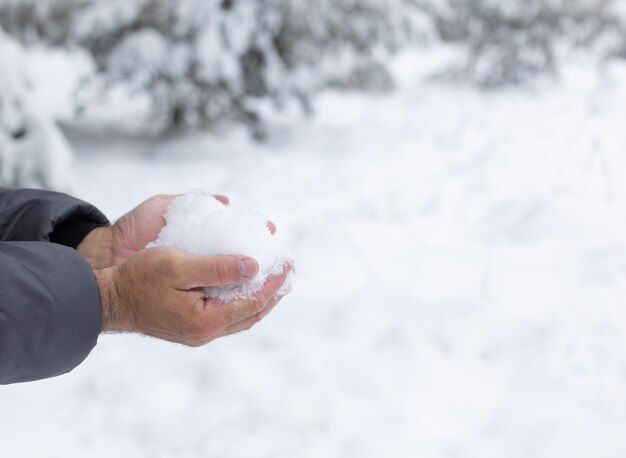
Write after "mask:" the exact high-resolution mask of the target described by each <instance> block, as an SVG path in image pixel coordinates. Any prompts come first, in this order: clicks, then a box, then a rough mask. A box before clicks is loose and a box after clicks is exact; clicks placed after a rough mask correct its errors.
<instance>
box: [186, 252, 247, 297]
mask: <svg viewBox="0 0 626 458" xmlns="http://www.w3.org/2000/svg"><path fill="white" fill-rule="evenodd" d="M177 270H178V272H177V273H178V274H179V275H178V278H180V279H181V280H182V281H183V283H184V285H181V286H182V287H183V288H184V289H191V288H201V287H206V286H226V285H234V284H237V283H243V282H246V281H248V280H250V279H251V278H253V277H254V276H256V274H257V273H258V272H259V264H258V263H257V262H256V260H254V259H253V258H250V257H248V256H238V255H223V256H201V255H195V254H191V253H182V256H181V259H180V262H179V263H178V269H177Z"/></svg>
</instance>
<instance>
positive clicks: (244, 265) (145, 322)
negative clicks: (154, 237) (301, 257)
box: [95, 247, 290, 346]
mask: <svg viewBox="0 0 626 458" xmlns="http://www.w3.org/2000/svg"><path fill="white" fill-rule="evenodd" d="M289 270H290V267H289V266H285V269H284V271H283V273H282V274H281V275H279V276H277V277H272V278H270V279H268V280H267V282H266V283H265V285H264V286H263V288H262V289H261V290H260V291H259V292H258V293H256V294H255V296H254V298H252V299H245V300H235V301H231V302H228V303H223V302H220V301H216V300H211V299H207V298H206V297H205V296H204V293H203V291H202V288H203V287H207V286H225V285H232V284H237V283H242V282H245V281H248V280H250V279H251V278H252V277H254V276H255V275H256V274H257V272H258V264H257V262H256V261H255V260H253V259H252V258H248V257H245V256H198V255H193V254H189V253H186V252H184V251H181V250H177V249H173V248H162V247H159V248H151V249H148V250H144V251H141V252H139V253H137V254H136V255H133V256H131V257H130V258H129V259H128V260H127V261H126V262H125V263H123V264H122V265H120V266H117V267H110V268H106V269H101V270H96V272H95V274H96V278H97V280H98V286H99V288H100V295H101V298H102V330H103V331H111V332H116V331H117V332H139V333H142V334H146V335H150V336H154V337H158V338H160V339H164V340H169V341H172V342H179V343H183V344H185V345H189V346H200V345H204V344H206V343H208V342H210V341H211V340H213V339H215V338H217V337H221V336H225V335H228V334H233V333H235V332H239V331H243V330H246V329H249V328H250V327H251V326H252V325H253V324H254V323H256V322H258V321H259V320H261V319H262V318H263V317H264V316H265V315H267V314H268V313H269V312H270V311H271V309H272V308H273V307H274V306H275V305H276V304H277V303H278V302H279V301H280V299H281V298H280V297H278V296H276V294H277V291H278V289H279V288H280V286H281V285H282V284H283V282H284V281H285V278H286V276H287V274H288V272H289Z"/></svg>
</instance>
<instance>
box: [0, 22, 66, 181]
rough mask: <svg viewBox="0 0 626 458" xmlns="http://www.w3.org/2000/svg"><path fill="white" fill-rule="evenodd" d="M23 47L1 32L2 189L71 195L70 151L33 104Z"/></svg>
mask: <svg viewBox="0 0 626 458" xmlns="http://www.w3.org/2000/svg"><path fill="white" fill-rule="evenodd" d="M22 57H23V50H22V47H21V46H20V45H19V44H18V43H17V42H16V41H15V40H14V39H13V38H11V37H9V36H8V35H6V34H5V33H4V31H2V29H0V69H2V70H1V71H0V186H8V187H31V188H46V189H54V190H60V191H68V190H69V183H70V181H71V180H70V177H69V176H68V166H69V162H70V160H71V149H70V147H69V145H68V144H67V142H65V139H64V138H63V136H62V134H61V132H60V131H59V129H58V127H57V126H56V125H55V124H54V122H53V121H52V120H51V119H49V117H47V116H45V114H43V113H41V112H40V110H38V108H37V107H36V106H35V104H33V103H31V100H30V94H29V91H28V80H27V72H26V68H25V67H24V66H23V65H22V63H23V59H22Z"/></svg>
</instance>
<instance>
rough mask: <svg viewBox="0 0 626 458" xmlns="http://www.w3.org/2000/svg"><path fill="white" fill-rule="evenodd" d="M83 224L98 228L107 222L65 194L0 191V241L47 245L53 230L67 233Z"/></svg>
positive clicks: (94, 210) (4, 189) (14, 190)
mask: <svg viewBox="0 0 626 458" xmlns="http://www.w3.org/2000/svg"><path fill="white" fill-rule="evenodd" d="M84 224H89V225H93V226H102V225H105V224H108V220H107V218H106V216H104V215H103V214H102V212H100V210H98V209H97V208H96V207H94V206H93V205H90V204H88V203H87V202H83V201H82V200H79V199H76V198H74V197H70V196H68V195H67V194H62V193H58V192H51V191H41V190H36V189H7V188H1V187H0V241H42V242H47V241H50V240H51V237H54V232H55V230H62V231H63V232H64V233H66V232H71V229H74V228H76V227H77V226H79V225H84ZM84 235H86V234H84ZM53 241H56V240H53ZM60 243H63V242H62V240H61V241H60Z"/></svg>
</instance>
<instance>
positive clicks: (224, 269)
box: [215, 256, 231, 285]
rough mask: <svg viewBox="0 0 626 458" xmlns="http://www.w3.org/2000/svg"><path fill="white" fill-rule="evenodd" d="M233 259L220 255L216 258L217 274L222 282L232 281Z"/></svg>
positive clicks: (218, 279)
mask: <svg viewBox="0 0 626 458" xmlns="http://www.w3.org/2000/svg"><path fill="white" fill-rule="evenodd" d="M230 272H231V259H230V258H228V257H226V256H220V257H218V258H217V259H216V260H215V276H216V279H217V281H218V282H219V283H220V284H222V285H223V284H227V283H230V281H231V274H230Z"/></svg>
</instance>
